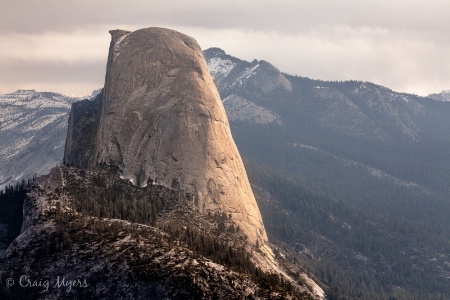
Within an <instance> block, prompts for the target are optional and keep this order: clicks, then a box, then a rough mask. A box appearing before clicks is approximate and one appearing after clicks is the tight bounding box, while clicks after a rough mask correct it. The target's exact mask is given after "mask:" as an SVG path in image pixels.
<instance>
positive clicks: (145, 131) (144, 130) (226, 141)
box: [64, 28, 267, 245]
mask: <svg viewBox="0 0 450 300" xmlns="http://www.w3.org/2000/svg"><path fill="white" fill-rule="evenodd" d="M110 33H111V35H112V41H111V45H110V51H109V57H108V63H107V71H106V79H105V87H104V93H103V96H102V99H101V108H100V114H99V119H98V126H97V125H96V124H95V121H94V119H92V118H91V119H90V120H91V121H92V124H93V125H92V126H85V125H86V124H88V123H89V122H90V121H89V120H87V121H86V120H83V118H82V117H80V116H82V115H83V114H82V113H81V112H79V111H77V110H79V109H81V108H82V107H84V106H85V105H84V104H83V105H78V106H73V110H74V111H73V112H72V113H71V120H70V121H69V129H68V139H67V143H66V151H65V158H64V161H65V163H68V164H73V165H76V166H81V167H96V166H98V165H100V164H114V165H117V166H118V167H119V168H120V170H121V172H122V176H123V177H124V178H127V179H129V180H130V181H132V182H133V183H135V184H136V185H138V186H145V185H147V184H150V183H158V184H163V185H166V186H170V187H172V188H173V189H177V190H179V191H180V195H181V196H182V197H185V198H186V201H189V202H192V204H193V205H194V206H195V207H196V208H198V210H199V211H200V212H202V213H208V212H218V211H219V212H222V213H225V214H226V215H227V216H230V217H231V218H232V220H233V221H234V222H235V223H236V224H237V225H238V226H239V228H240V230H241V231H242V232H243V233H244V234H245V235H246V236H247V237H248V239H249V242H251V243H253V244H255V243H257V241H259V244H262V245H265V244H266V241H267V236H266V232H265V229H264V225H263V222H262V219H261V215H260V212H259V209H258V206H257V204H256V201H255V198H254V196H253V192H252V190H251V187H250V184H249V181H248V178H247V174H246V172H245V169H244V165H243V163H242V159H241V157H240V155H239V152H238V150H237V148H236V145H235V143H234V141H233V138H232V136H231V132H230V127H229V124H228V120H227V117H226V114H225V110H224V107H223V104H222V102H221V100H220V97H219V94H218V92H217V89H216V87H215V85H214V83H213V80H212V78H211V76H210V73H209V70H208V67H207V65H206V61H205V59H204V57H203V53H202V51H201V49H200V47H199V45H198V44H197V42H196V41H195V40H194V39H193V38H191V37H188V36H186V35H184V34H181V33H179V32H176V31H173V30H169V29H163V28H148V29H141V30H137V31H135V32H128V31H122V30H114V31H111V32H110ZM87 104H88V103H86V105H87ZM91 105H92V106H95V105H96V103H95V102H92V104H91ZM84 109H86V108H84ZM91 111H93V112H94V111H95V109H94V108H92V109H91ZM93 115H94V114H92V116H93ZM92 116H90V115H89V116H88V117H89V118H90V117H92ZM75 119H76V120H75ZM80 124H81V125H80ZM92 130H94V131H97V133H96V134H95V137H96V139H95V142H93V143H92V144H91V145H90V146H89V145H83V147H80V145H79V143H78V142H77V140H79V139H77V138H75V137H81V136H83V135H84V134H85V132H86V136H88V137H92V136H94V134H93V132H92ZM87 131H89V132H87Z"/></svg>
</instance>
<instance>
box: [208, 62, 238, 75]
mask: <svg viewBox="0 0 450 300" xmlns="http://www.w3.org/2000/svg"><path fill="white" fill-rule="evenodd" d="M235 66H236V64H235V63H233V62H232V61H231V60H228V59H220V58H218V57H213V58H211V59H210V60H209V61H208V68H209V71H210V72H211V75H212V76H213V77H216V76H217V75H222V77H226V76H227V75H228V74H229V73H230V72H231V70H233V68H234V67H235Z"/></svg>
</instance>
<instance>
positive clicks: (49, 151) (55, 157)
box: [0, 90, 79, 189]
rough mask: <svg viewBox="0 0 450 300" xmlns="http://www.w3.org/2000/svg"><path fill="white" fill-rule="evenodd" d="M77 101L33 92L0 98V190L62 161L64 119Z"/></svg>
mask: <svg viewBox="0 0 450 300" xmlns="http://www.w3.org/2000/svg"><path fill="white" fill-rule="evenodd" d="M77 100H79V98H73V97H67V96H64V95H61V94H57V93H47V92H36V91H35V90H18V91H16V92H14V93H10V94H6V95H0V141H1V142H0V189H3V188H4V187H5V185H7V184H10V183H14V182H16V181H19V180H21V179H27V178H30V177H32V176H33V175H34V174H35V173H37V174H45V173H47V172H48V171H49V170H50V168H51V167H54V166H55V164H57V163H60V162H62V156H63V152H64V143H65V139H66V133H67V119H68V115H69V111H70V107H71V105H72V103H73V102H75V101H77Z"/></svg>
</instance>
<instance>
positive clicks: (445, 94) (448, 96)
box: [428, 90, 450, 101]
mask: <svg viewBox="0 0 450 300" xmlns="http://www.w3.org/2000/svg"><path fill="white" fill-rule="evenodd" d="M428 98H431V99H434V100H438V101H450V90H446V91H442V92H441V93H439V94H431V95H428Z"/></svg>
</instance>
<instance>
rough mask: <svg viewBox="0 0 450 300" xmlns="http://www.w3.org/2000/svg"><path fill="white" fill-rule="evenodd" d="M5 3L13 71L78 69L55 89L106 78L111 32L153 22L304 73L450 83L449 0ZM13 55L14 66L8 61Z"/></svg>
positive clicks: (396, 84)
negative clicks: (105, 69) (85, 79)
mask: <svg viewBox="0 0 450 300" xmlns="http://www.w3.org/2000/svg"><path fill="white" fill-rule="evenodd" d="M1 5H2V7H1V9H0V20H1V22H2V24H1V26H0V34H1V38H0V50H1V52H2V58H0V66H1V67H2V71H3V72H5V71H6V72H5V73H11V74H16V73H17V72H20V71H21V70H23V71H26V72H27V75H24V76H22V78H23V77H27V78H28V77H30V76H32V75H33V74H44V73H45V72H46V69H48V70H51V69H52V68H53V69H54V70H56V69H55V68H54V67H46V66H47V64H51V63H54V61H57V62H58V63H60V64H64V63H65V64H66V65H70V66H71V67H72V68H73V69H76V72H74V73H72V74H67V75H64V72H62V70H61V71H58V72H56V71H55V73H52V71H49V72H47V75H45V76H44V77H45V78H46V81H45V82H47V83H48V84H49V85H48V88H47V89H48V90H52V86H51V85H50V84H51V83H52V78H54V80H55V81H54V82H55V83H57V82H58V80H66V81H67V82H69V81H70V80H73V81H74V82H78V81H79V80H81V79H82V78H83V76H82V68H86V71H87V72H90V73H91V74H96V75H95V76H99V77H100V79H99V78H97V77H96V78H95V81H96V82H101V81H102V79H103V74H104V67H103V68H99V66H101V65H102V66H103V63H104V61H106V53H107V48H108V40H109V36H108V34H107V31H108V30H109V29H113V28H123V29H130V30H134V29H137V28H141V27H149V26H162V27H170V28H173V29H176V30H179V31H182V32H184V33H186V34H189V35H191V36H193V37H195V38H196V39H197V40H198V41H199V43H200V45H201V46H202V47H203V48H207V47H211V46H219V47H221V48H223V49H224V50H226V51H227V52H229V53H230V54H232V55H234V56H237V57H241V58H244V59H247V60H251V59H253V58H257V59H265V60H268V61H270V62H271V63H273V64H274V65H275V66H277V67H279V68H280V69H281V70H283V71H286V72H288V73H292V74H298V75H300V76H308V77H313V78H317V79H325V80H345V79H360V80H367V81H375V82H376V83H379V84H383V85H386V86H388V87H390V88H393V89H396V90H399V91H406V92H412V93H418V94H427V93H431V92H438V91H440V90H442V89H448V88H450V66H449V64H446V63H445V62H446V61H448V60H449V56H450V40H449V39H448V36H450V18H448V12H449V11H450V2H449V1H446V0H435V1H432V2H430V1H425V0H396V1H386V0H379V1H374V0H365V1H360V0H342V1H326V0H316V1H304V0H302V1H293V0H278V1H268V0H247V1H222V0H216V1H200V0H191V1H173V0H172V1H143V0H140V1H136V0H135V1H122V0H120V1H119V0H97V1H86V0H78V1H75V0H65V1H60V0H46V1H45V2H44V1H26V0H16V1H8V3H7V4H5V3H3V4H1ZM49 43H54V44H55V47H54V48H53V49H52V47H49V46H48V44H49ZM27 45H28V46H27ZM27 47H28V48H27ZM103 56H104V57H103ZM11 60H12V61H15V63H14V65H12V64H9V65H8V66H7V65H5V63H4V61H11ZM20 62H22V64H21V63H20ZM75 66H76V67H75ZM97 67H98V68H99V69H98V70H96V71H94V69H95V68H97ZM9 68H15V70H10V69H9ZM4 70H5V71H4ZM75 74H78V76H79V77H77V76H76V75H75ZM5 76H6V77H8V76H7V75H2V77H0V79H1V80H2V82H3V83H2V84H1V86H0V93H4V92H9V91H11V90H10V89H9V88H8V84H6V83H9V84H11V87H12V85H13V83H14V82H16V81H15V80H20V77H21V76H9V77H8V78H5ZM52 76H54V77H52ZM41 78H42V77H41ZM84 78H91V75H88V76H85V77H84ZM91 79H92V80H93V81H94V78H91ZM33 82H34V83H35V84H37V83H38V82H39V77H38V78H36V79H35V80H34V81H33ZM14 86H15V85H14ZM42 86H46V85H45V84H43V83H42ZM70 86H72V87H73V88H74V90H70V91H69V90H68V91H67V92H70V93H74V94H86V93H87V92H88V91H85V90H82V89H85V88H86V87H84V88H81V85H80V88H79V89H77V88H76V84H75V83H74V84H72V85H70ZM29 88H33V87H31V86H30V87H29Z"/></svg>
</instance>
